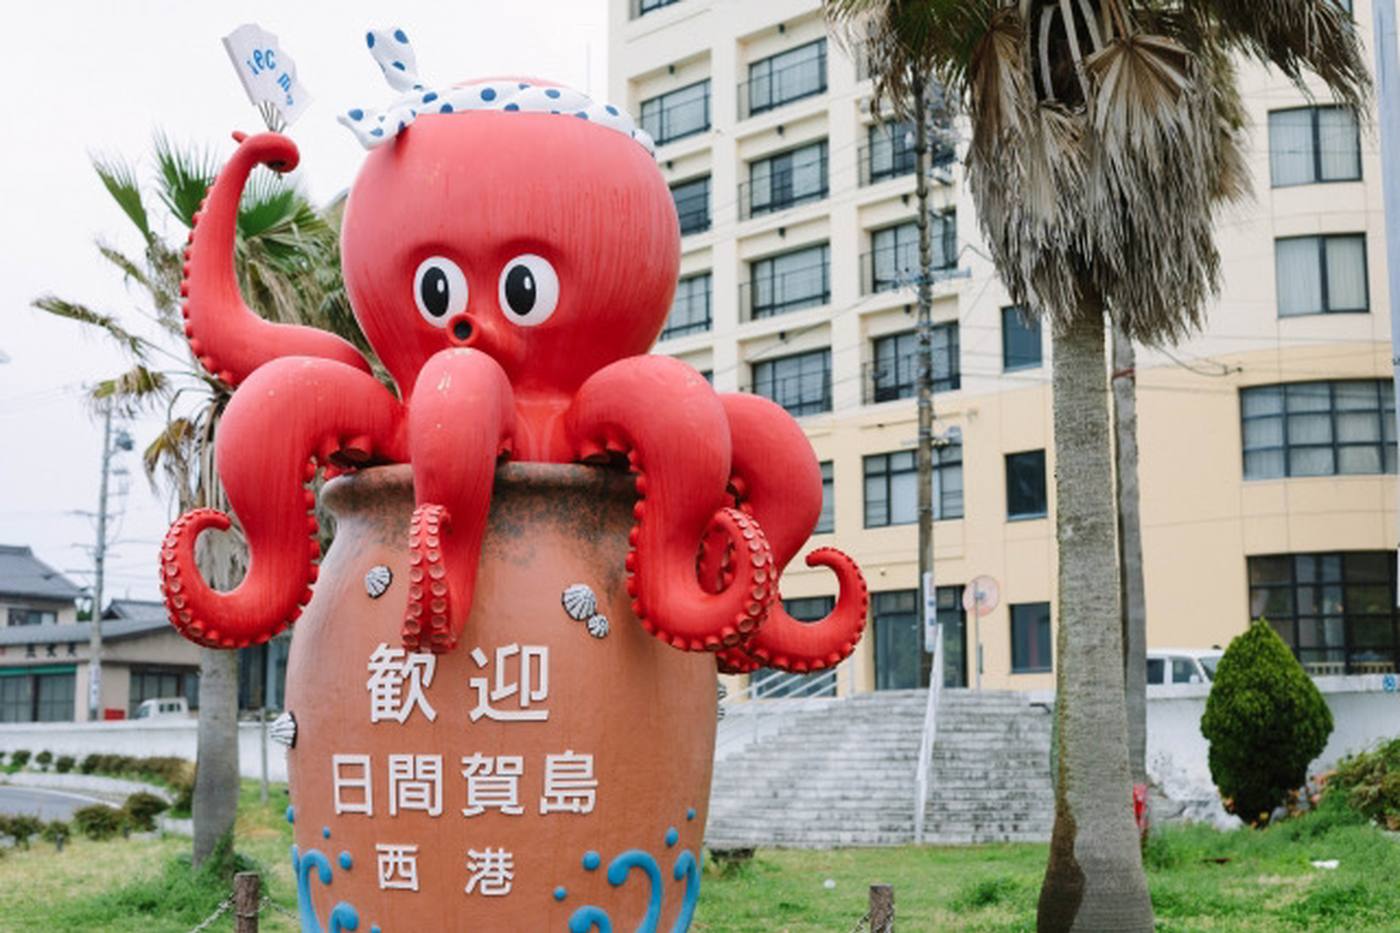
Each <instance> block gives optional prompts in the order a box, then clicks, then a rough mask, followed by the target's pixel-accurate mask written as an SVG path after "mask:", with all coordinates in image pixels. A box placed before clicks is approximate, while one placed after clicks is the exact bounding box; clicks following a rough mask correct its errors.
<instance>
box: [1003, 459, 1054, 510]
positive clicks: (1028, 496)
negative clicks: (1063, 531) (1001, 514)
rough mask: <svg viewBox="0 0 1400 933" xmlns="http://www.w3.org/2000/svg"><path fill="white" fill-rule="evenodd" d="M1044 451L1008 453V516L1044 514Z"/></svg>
mask: <svg viewBox="0 0 1400 933" xmlns="http://www.w3.org/2000/svg"><path fill="white" fill-rule="evenodd" d="M1046 512H1047V508H1046V504H1045V451H1043V450H1027V451H1024V452H1022V453H1018V454H1007V455H1006V519H1007V521H1020V520H1022V519H1028V518H1044V517H1045V515H1046Z"/></svg>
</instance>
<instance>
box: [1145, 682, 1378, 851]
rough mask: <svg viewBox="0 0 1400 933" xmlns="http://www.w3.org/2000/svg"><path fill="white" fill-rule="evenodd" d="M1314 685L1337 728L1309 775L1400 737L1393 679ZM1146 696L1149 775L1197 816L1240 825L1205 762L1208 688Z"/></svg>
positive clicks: (1159, 690)
mask: <svg viewBox="0 0 1400 933" xmlns="http://www.w3.org/2000/svg"><path fill="white" fill-rule="evenodd" d="M1316 683H1317V686H1318V689H1319V690H1321V691H1322V695H1323V696H1324V697H1325V698H1326V700H1327V705H1328V707H1330V708H1331V710H1332V719H1333V722H1334V727H1333V731H1332V736H1331V738H1330V739H1329V740H1328V742H1327V747H1326V748H1325V749H1324V750H1323V752H1322V754H1321V755H1320V756H1319V757H1318V759H1317V760H1316V761H1314V762H1313V763H1312V766H1311V767H1310V768H1309V769H1308V770H1309V773H1310V774H1317V773H1319V772H1322V771H1326V770H1328V769H1329V768H1331V767H1332V766H1333V765H1335V764H1336V763H1337V762H1338V761H1340V760H1341V759H1342V758H1344V757H1346V756H1347V755H1350V754H1353V753H1355V752H1359V751H1364V750H1366V749H1368V748H1371V747H1373V746H1375V745H1376V744H1377V743H1379V742H1381V741H1384V740H1387V739H1393V738H1395V737H1396V736H1400V692H1397V681H1396V678H1395V677H1394V676H1393V675H1389V676H1381V675H1371V676H1358V677H1319V678H1316ZM1148 694H1149V695H1148V699H1147V771H1148V774H1149V775H1150V776H1151V778H1152V780H1153V782H1154V783H1155V784H1157V785H1158V786H1160V787H1161V788H1162V790H1163V791H1164V792H1165V793H1166V795H1167V796H1168V797H1169V798H1171V799H1172V800H1173V801H1175V802H1177V803H1181V804H1184V805H1185V806H1186V808H1187V811H1188V813H1190V814H1191V815H1193V816H1194V817H1196V818H1199V819H1211V820H1214V821H1217V822H1219V823H1221V825H1227V826H1238V825H1239V821H1238V820H1236V819H1235V818H1234V817H1231V816H1229V815H1228V814H1226V813H1225V811H1224V809H1223V808H1222V807H1221V806H1220V800H1219V795H1218V794H1217V793H1216V790H1215V784H1214V782H1213V781H1212V780H1211V778H1210V766H1209V764H1208V763H1207V756H1208V754H1209V746H1208V744H1207V743H1206V740H1205V737H1204V736H1202V735H1201V716H1203V715H1204V714H1205V710H1206V697H1207V696H1208V695H1209V694H1210V685H1209V684H1182V685H1180V686H1162V687H1149V688H1148Z"/></svg>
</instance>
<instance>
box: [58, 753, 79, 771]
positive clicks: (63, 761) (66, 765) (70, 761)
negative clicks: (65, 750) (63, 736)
mask: <svg viewBox="0 0 1400 933" xmlns="http://www.w3.org/2000/svg"><path fill="white" fill-rule="evenodd" d="M74 764H76V761H75V760H74V758H73V756H72V755H59V756H58V758H57V759H55V760H54V763H53V769H54V770H55V771H57V772H58V773H59V774H67V773H68V772H69V771H72V770H73V765H74Z"/></svg>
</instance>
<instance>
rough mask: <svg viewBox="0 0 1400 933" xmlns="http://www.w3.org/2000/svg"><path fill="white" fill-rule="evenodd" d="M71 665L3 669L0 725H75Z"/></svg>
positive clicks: (0, 673)
mask: <svg viewBox="0 0 1400 933" xmlns="http://www.w3.org/2000/svg"><path fill="white" fill-rule="evenodd" d="M76 686H77V678H76V675H75V674H74V671H73V668H72V666H67V667H58V668H51V667H45V668H29V669H24V668H11V669H9V670H0V722H72V721H73V691H74V689H75V688H76Z"/></svg>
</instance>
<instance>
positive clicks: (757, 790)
mask: <svg viewBox="0 0 1400 933" xmlns="http://www.w3.org/2000/svg"><path fill="white" fill-rule="evenodd" d="M927 697H928V694H927V692H926V691H923V690H907V691H905V690H900V691H882V692H878V693H868V694H860V695H857V696H855V697H852V698H850V699H847V700H839V701H838V700H833V701H825V702H821V703H807V704H800V705H798V706H796V708H794V709H792V710H790V711H784V710H782V709H781V708H778V709H777V710H776V711H775V712H774V713H773V714H772V715H768V716H767V717H766V718H767V719H768V720H769V722H768V724H767V725H766V726H765V727H764V728H763V730H762V738H761V739H760V740H759V741H757V742H754V743H752V744H750V745H749V746H747V747H745V748H743V749H741V750H738V751H734V752H731V753H729V754H727V755H725V756H724V757H723V758H722V759H721V760H719V761H717V762H716V764H715V775H714V780H713V783H712V787H711V798H710V814H709V822H708V825H707V827H706V837H705V841H706V844H707V845H709V846H711V847H716V848H727V847H728V848H732V847H741V846H782V847H791V848H829V847H834V846H882V845H905V844H909V843H912V842H913V841H914V812H913V811H914V801H913V796H914V782H915V773H916V770H917V764H918V762H917V759H918V753H919V739H920V734H921V730H922V728H923V717H924V707H925V704H926V703H927ZM770 702H771V701H770ZM773 720H776V722H774V721H773ZM723 725H724V728H728V729H733V728H739V729H746V728H748V727H747V725H745V724H743V720H742V717H739V716H731V718H730V721H728V722H726V723H724V724H723ZM1049 729H1050V717H1049V716H1048V715H1046V714H1045V712H1044V711H1043V710H1040V709H1037V708H1034V707H1029V706H1027V705H1026V702H1025V699H1024V697H1023V696H1022V695H1020V694H1013V693H988V692H983V693H981V694H971V693H969V692H967V691H959V690H945V691H944V693H943V712H942V714H941V715H940V716H939V730H938V741H937V742H936V743H935V746H934V756H933V772H932V777H931V785H932V787H933V792H932V795H931V796H932V798H933V801H934V802H932V803H930V805H929V808H928V811H927V816H926V819H927V821H928V822H927V826H926V839H927V841H928V842H932V843H944V844H956V843H972V842H993V841H1022V840H1026V841H1029V840H1044V839H1047V838H1049V832H1050V818H1051V814H1052V812H1053V801H1052V799H1051V793H1050V779H1049V741H1050V732H1049Z"/></svg>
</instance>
